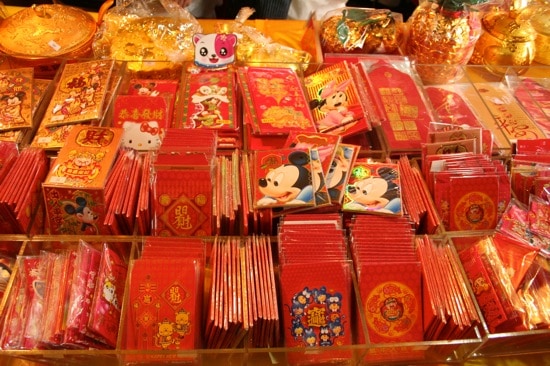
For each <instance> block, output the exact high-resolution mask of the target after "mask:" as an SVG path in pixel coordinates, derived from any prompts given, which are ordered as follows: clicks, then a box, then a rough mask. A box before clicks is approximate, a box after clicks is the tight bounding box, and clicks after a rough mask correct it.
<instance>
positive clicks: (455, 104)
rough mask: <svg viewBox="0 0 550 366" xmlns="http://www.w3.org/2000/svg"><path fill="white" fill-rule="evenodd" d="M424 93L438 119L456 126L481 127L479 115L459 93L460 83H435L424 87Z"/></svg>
mask: <svg viewBox="0 0 550 366" xmlns="http://www.w3.org/2000/svg"><path fill="white" fill-rule="evenodd" d="M424 90H425V91H426V95H427V96H428V98H429V99H430V102H431V104H432V106H433V109H434V112H435V113H436V114H437V117H439V118H438V121H441V122H443V123H446V124H449V125H452V126H456V127H457V128H460V129H462V128H463V126H470V127H481V126H482V124H481V122H480V119H479V117H478V116H477V115H476V113H475V110H474V109H473V108H472V107H471V105H470V103H469V102H468V100H467V99H464V98H463V96H462V94H461V92H460V91H461V85H460V84H456V83H454V84H452V85H449V86H447V85H437V86H433V85H430V86H426V87H424Z"/></svg>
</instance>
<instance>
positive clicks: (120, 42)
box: [93, 13, 202, 71]
mask: <svg viewBox="0 0 550 366" xmlns="http://www.w3.org/2000/svg"><path fill="white" fill-rule="evenodd" d="M201 31H202V28H201V27H200V25H199V23H198V21H196V19H189V18H178V17H172V16H168V15H166V16H147V17H139V16H132V15H127V14H124V15H121V14H117V13H111V14H110V13H107V14H106V15H105V16H104V21H103V23H102V26H101V29H100V31H99V32H98V36H97V37H96V39H95V41H94V43H93V50H94V55H95V56H96V57H97V58H112V59H115V60H119V61H127V62H128V64H127V65H128V69H129V70H130V71H154V70H163V69H166V68H167V67H168V68H171V67H172V66H174V67H175V66H177V65H181V64H182V63H183V62H185V61H192V60H193V59H194V50H195V49H194V44H193V35H194V34H195V33H200V32H201Z"/></svg>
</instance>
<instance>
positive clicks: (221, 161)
mask: <svg viewBox="0 0 550 366" xmlns="http://www.w3.org/2000/svg"><path fill="white" fill-rule="evenodd" d="M216 161H217V162H216V167H217V170H216V184H215V191H216V193H215V195H214V204H213V215H214V220H215V223H216V228H215V232H216V234H217V235H238V234H240V233H241V229H246V226H247V225H248V223H247V218H246V217H245V211H246V210H247V207H246V205H245V203H244V202H243V201H244V199H243V197H242V194H243V192H242V190H244V189H246V187H243V182H242V174H241V168H240V166H239V165H240V164H241V152H240V151H239V150H234V151H232V152H231V154H224V155H219V156H217V157H216ZM245 225H246V226H245ZM245 235H246V234H245Z"/></svg>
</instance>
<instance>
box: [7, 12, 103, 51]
mask: <svg viewBox="0 0 550 366" xmlns="http://www.w3.org/2000/svg"><path fill="white" fill-rule="evenodd" d="M96 28H97V26H96V22H95V20H94V18H93V17H92V16H91V15H90V14H88V13H87V12H85V11H84V10H81V9H78V8H73V7H70V6H65V5H58V4H43V5H33V6H32V7H29V8H26V9H23V10H20V11H18V12H17V13H15V14H13V15H12V16H10V17H8V18H6V19H4V20H3V21H2V22H1V23H0V51H1V52H3V53H5V54H8V55H10V56H14V57H17V58H20V59H25V60H43V59H44V58H53V57H83V56H89V54H90V53H91V43H92V40H93V37H94V35H95V32H96Z"/></svg>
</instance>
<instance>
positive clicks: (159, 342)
mask: <svg viewBox="0 0 550 366" xmlns="http://www.w3.org/2000/svg"><path fill="white" fill-rule="evenodd" d="M201 273H202V270H201V262H200V261H197V260H195V259H193V258H166V257H165V258H159V257H156V258H142V259H138V260H136V261H134V263H133V267H132V268H131V278H130V289H129V294H128V296H129V298H128V309H129V311H128V314H127V315H128V317H127V322H126V324H127V327H129V328H130V329H129V330H128V331H127V332H128V333H127V337H126V339H125V348H126V349H130V350H172V351H175V350H192V349H197V348H200V347H201V342H200V339H201V331H200V329H201V327H202V323H201V312H200V311H201V299H202V291H201V289H202V286H203V284H202V282H200V278H201ZM136 357H139V359H140V360H141V361H143V360H144V358H147V356H144V355H139V356H136ZM151 357H152V359H151V360H154V359H155V355H152V356H151ZM176 357H177V358H178V360H181V359H182V357H179V356H176ZM187 358H188V357H187V356H184V357H183V359H184V360H185V359H187ZM190 359H194V358H193V357H192V356H190ZM157 361H158V360H157ZM188 361H189V360H188Z"/></svg>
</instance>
